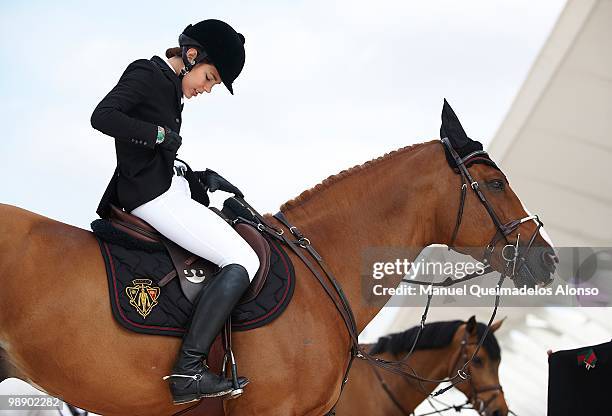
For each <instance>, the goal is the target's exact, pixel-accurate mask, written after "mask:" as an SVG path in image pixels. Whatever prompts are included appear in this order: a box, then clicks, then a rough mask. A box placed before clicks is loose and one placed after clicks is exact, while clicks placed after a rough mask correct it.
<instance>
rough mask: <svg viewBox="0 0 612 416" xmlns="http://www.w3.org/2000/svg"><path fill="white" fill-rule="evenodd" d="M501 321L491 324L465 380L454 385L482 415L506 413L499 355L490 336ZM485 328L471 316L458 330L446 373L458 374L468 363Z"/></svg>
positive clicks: (467, 370)
mask: <svg viewBox="0 0 612 416" xmlns="http://www.w3.org/2000/svg"><path fill="white" fill-rule="evenodd" d="M502 322H503V321H497V322H495V323H493V324H492V325H491V328H490V330H489V333H488V334H487V336H486V338H485V340H484V343H483V345H482V347H481V348H480V349H479V351H478V353H477V354H476V356H475V357H474V359H473V360H472V361H471V362H470V363H469V364H468V365H467V367H466V368H465V373H467V374H466V375H467V380H465V381H463V382H461V383H459V384H457V386H456V387H457V389H459V390H460V391H461V392H462V393H463V394H465V395H466V397H467V398H468V400H469V402H470V403H471V404H472V406H473V407H474V409H475V410H476V411H477V412H479V414H481V415H483V416H506V415H507V414H508V405H507V404H506V400H505V399H504V393H503V390H502V387H501V385H500V384H499V375H498V369H499V363H500V360H501V353H500V348H499V344H498V343H497V340H496V339H495V335H494V334H493V333H494V332H495V331H497V330H498V329H499V327H500V326H501V324H502ZM485 329H486V325H484V324H482V323H477V322H476V318H475V317H474V316H472V317H471V318H470V319H469V320H468V321H467V322H466V323H464V324H462V325H461V326H460V327H459V328H458V329H457V331H456V332H455V335H454V337H453V345H454V346H455V347H456V348H454V350H456V353H455V354H454V355H453V359H452V360H451V366H450V368H449V370H450V371H449V374H451V375H454V374H457V371H460V370H461V368H462V367H463V365H464V364H465V363H466V362H468V360H469V359H470V358H471V357H472V355H473V354H474V351H475V350H476V347H477V345H478V343H479V341H480V339H481V337H482V335H483V334H484V331H485Z"/></svg>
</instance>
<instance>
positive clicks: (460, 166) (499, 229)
mask: <svg viewBox="0 0 612 416" xmlns="http://www.w3.org/2000/svg"><path fill="white" fill-rule="evenodd" d="M441 142H442V144H443V145H444V147H445V149H446V150H447V151H448V152H449V153H450V155H451V156H452V158H453V160H454V161H455V164H456V166H457V168H456V169H457V170H458V172H459V174H460V175H461V198H460V200H459V210H458V212H457V221H456V223H455V229H454V230H453V234H452V237H451V240H450V243H449V245H448V248H449V250H450V249H451V248H453V247H454V246H455V240H456V238H457V234H458V233H459V227H460V226H461V220H462V218H463V208H464V206H465V198H466V194H467V187H468V184H469V186H470V187H471V188H472V190H473V191H474V193H475V194H476V197H477V198H478V200H479V201H480V203H481V204H482V205H483V206H484V207H485V209H486V210H487V213H488V214H489V217H491V220H492V221H493V224H494V225H495V228H496V232H495V234H494V235H493V237H492V238H491V240H490V242H489V244H487V246H486V247H485V249H484V252H483V256H482V259H483V260H482V262H483V263H484V264H485V265H490V264H491V257H492V255H493V251H494V250H495V246H496V245H497V243H498V242H499V241H501V240H502V239H503V240H504V242H505V243H506V245H505V246H504V248H503V249H502V253H501V256H502V258H503V259H504V260H506V261H510V262H513V273H512V274H511V275H510V279H514V277H515V273H516V271H517V270H521V269H522V268H523V267H525V268H526V270H527V271H528V273H529V274H530V275H531V277H532V278H533V273H532V272H531V271H530V269H529V265H528V264H527V263H526V258H527V254H528V252H529V250H530V249H531V246H532V245H533V242H534V240H535V237H536V236H537V234H538V232H539V231H540V228H542V227H543V226H544V224H543V223H542V221H540V218H539V217H538V216H537V215H528V216H526V217H523V218H520V219H517V220H512V221H509V222H507V223H505V224H504V223H502V222H501V221H500V219H499V217H498V216H497V214H496V213H495V210H494V209H493V206H492V205H491V203H490V202H489V201H488V200H487V198H486V197H485V195H484V194H483V193H482V191H481V190H480V186H479V185H478V182H477V181H475V180H474V178H473V177H472V175H471V174H470V171H469V170H468V168H467V164H469V163H470V162H471V161H473V160H474V159H476V158H485V159H486V160H490V159H489V155H488V153H487V152H485V151H484V150H477V151H475V152H472V153H470V154H468V155H467V156H465V157H464V158H461V157H460V156H459V155H458V154H457V152H456V151H455V149H454V148H453V146H452V144H451V143H450V141H449V139H448V138H447V137H444V138H443V139H441ZM496 168H497V167H496ZM498 170H499V169H498ZM527 221H534V222H535V223H536V228H535V230H534V232H533V234H532V235H531V237H530V238H529V241H528V243H527V246H526V249H525V251H524V252H523V253H521V252H520V251H521V250H520V247H519V240H520V234H519V235H518V236H517V239H516V242H515V243H511V242H510V241H509V240H508V236H509V235H510V234H512V233H513V232H514V231H516V230H517V229H518V228H519V227H520V226H521V225H522V224H523V223H525V222H527ZM507 249H511V250H512V252H511V253H510V255H507V253H506V250H507ZM517 265H518V268H517V267H516V266H517ZM534 280H535V278H534ZM535 283H537V281H535Z"/></svg>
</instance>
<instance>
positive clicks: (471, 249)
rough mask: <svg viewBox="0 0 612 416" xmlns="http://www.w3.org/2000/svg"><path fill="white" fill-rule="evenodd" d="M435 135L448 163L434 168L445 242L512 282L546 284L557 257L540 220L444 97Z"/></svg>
mask: <svg viewBox="0 0 612 416" xmlns="http://www.w3.org/2000/svg"><path fill="white" fill-rule="evenodd" d="M440 137H441V139H442V140H441V144H442V146H441V150H442V149H443V151H444V152H445V156H446V162H447V164H448V166H445V167H444V169H443V170H444V172H439V173H438V174H439V186H440V195H442V198H443V200H442V201H441V203H440V204H439V206H440V208H439V212H438V218H439V221H438V222H439V223H440V224H441V225H442V226H443V227H444V228H445V229H447V230H452V234H451V232H450V231H449V235H448V240H447V241H446V243H447V244H448V245H449V247H453V248H454V249H455V250H457V251H459V252H462V253H464V254H469V255H471V256H472V257H474V258H475V259H477V260H480V261H482V262H483V263H485V264H490V265H491V267H493V269H495V270H497V271H500V272H502V271H506V273H507V275H508V276H509V277H511V278H512V279H513V281H514V284H515V286H517V287H522V286H528V287H534V286H535V285H537V284H541V285H546V284H548V283H550V282H551V281H552V277H551V276H552V274H553V273H554V271H555V267H556V263H558V258H557V256H556V255H555V252H554V250H553V247H552V244H551V243H550V239H548V237H547V236H546V234H545V233H544V229H543V228H542V223H541V222H540V220H539V218H538V217H537V216H535V215H531V214H530V213H528V212H527V211H526V209H525V207H524V206H523V204H522V203H521V201H520V200H519V198H518V197H517V196H516V194H515V193H514V192H513V190H512V188H511V187H510V184H509V182H508V180H507V178H506V175H504V173H503V172H502V171H501V169H499V167H498V166H497V165H496V164H495V163H494V162H493V161H492V160H491V159H490V158H489V155H488V154H487V153H486V152H484V151H483V148H482V144H481V143H479V142H478V141H476V140H472V139H470V138H469V137H468V136H467V134H466V133H465V131H464V129H463V127H462V126H461V123H460V122H459V119H458V118H457V116H456V115H455V113H454V111H453V110H452V108H451V107H450V105H449V104H448V103H447V102H446V100H444V108H443V110H442V126H441V128H440Z"/></svg>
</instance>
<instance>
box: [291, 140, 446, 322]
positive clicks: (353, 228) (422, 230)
mask: <svg viewBox="0 0 612 416" xmlns="http://www.w3.org/2000/svg"><path fill="white" fill-rule="evenodd" d="M392 156H393V157H391V158H388V159H384V160H380V161H375V162H371V164H370V165H369V166H366V167H365V168H363V169H360V170H357V171H356V172H354V173H352V174H350V175H348V176H345V177H344V178H342V179H340V180H337V181H335V182H332V183H331V184H330V185H327V186H323V189H321V190H318V191H316V192H314V193H312V194H311V195H310V196H309V197H308V198H306V199H305V200H304V201H302V202H301V203H299V204H297V205H295V206H291V205H290V206H289V208H288V209H287V210H284V213H285V215H286V216H287V218H288V219H289V221H290V222H291V223H293V224H294V225H296V226H297V227H298V228H299V229H300V230H301V231H302V232H303V233H304V234H305V235H306V236H307V237H308V238H309V239H310V241H311V242H312V245H313V246H314V247H315V248H316V249H317V250H318V251H319V252H320V253H321V255H322V256H323V259H324V260H325V262H326V263H327V264H328V266H329V267H330V269H331V270H332V272H333V273H334V275H335V276H336V277H337V279H338V280H339V282H340V283H341V285H342V288H343V290H344V292H345V293H346V295H347V297H348V298H349V301H350V303H351V305H352V306H353V311H354V313H355V317H356V320H357V325H358V329H359V331H361V330H362V329H363V328H364V327H365V325H367V323H368V322H369V321H371V320H372V319H373V318H374V316H376V314H377V313H378V312H379V311H380V309H381V307H382V305H383V304H384V302H386V300H387V299H388V297H386V298H384V299H383V297H382V296H381V297H379V298H378V299H377V301H381V302H382V303H381V302H377V305H371V306H364V302H363V300H362V298H360V297H361V296H362V294H361V282H360V280H361V278H362V277H361V276H360V268H361V266H362V260H363V259H362V256H363V255H364V250H366V249H368V248H373V247H377V248H381V247H394V248H398V247H401V248H402V249H403V250H404V251H403V254H404V255H403V256H402V257H403V258H406V259H407V260H408V261H412V260H414V259H415V258H416V257H417V256H418V254H419V252H420V251H421V250H422V249H423V247H425V246H427V245H429V244H432V243H435V242H437V241H435V240H436V236H435V232H436V223H435V222H436V221H435V211H436V210H435V208H436V204H437V198H438V197H437V195H436V194H435V191H434V190H435V189H436V187H435V180H436V178H437V176H438V175H436V174H435V172H436V171H439V169H442V168H443V166H442V165H441V163H446V162H445V160H444V153H443V150H442V148H441V147H440V145H439V144H438V143H436V142H430V143H425V144H422V145H418V146H416V147H415V148H414V149H407V150H405V151H402V150H400V151H398V153H397V154H395V155H392ZM429 172H431V173H429ZM315 190H316V188H315ZM364 278H367V277H364ZM370 278H371V277H370ZM401 278H402V276H396V277H394V278H391V279H387V280H385V286H387V285H388V286H397V285H398V284H399V281H400V280H401ZM393 279H394V280H393Z"/></svg>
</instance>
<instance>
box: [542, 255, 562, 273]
mask: <svg viewBox="0 0 612 416" xmlns="http://www.w3.org/2000/svg"><path fill="white" fill-rule="evenodd" d="M542 262H544V264H545V265H546V266H547V267H548V268H549V269H550V270H551V271H553V270H554V269H555V265H556V264H557V263H559V258H558V257H557V255H556V254H555V252H554V251H544V252H543V253H542Z"/></svg>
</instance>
